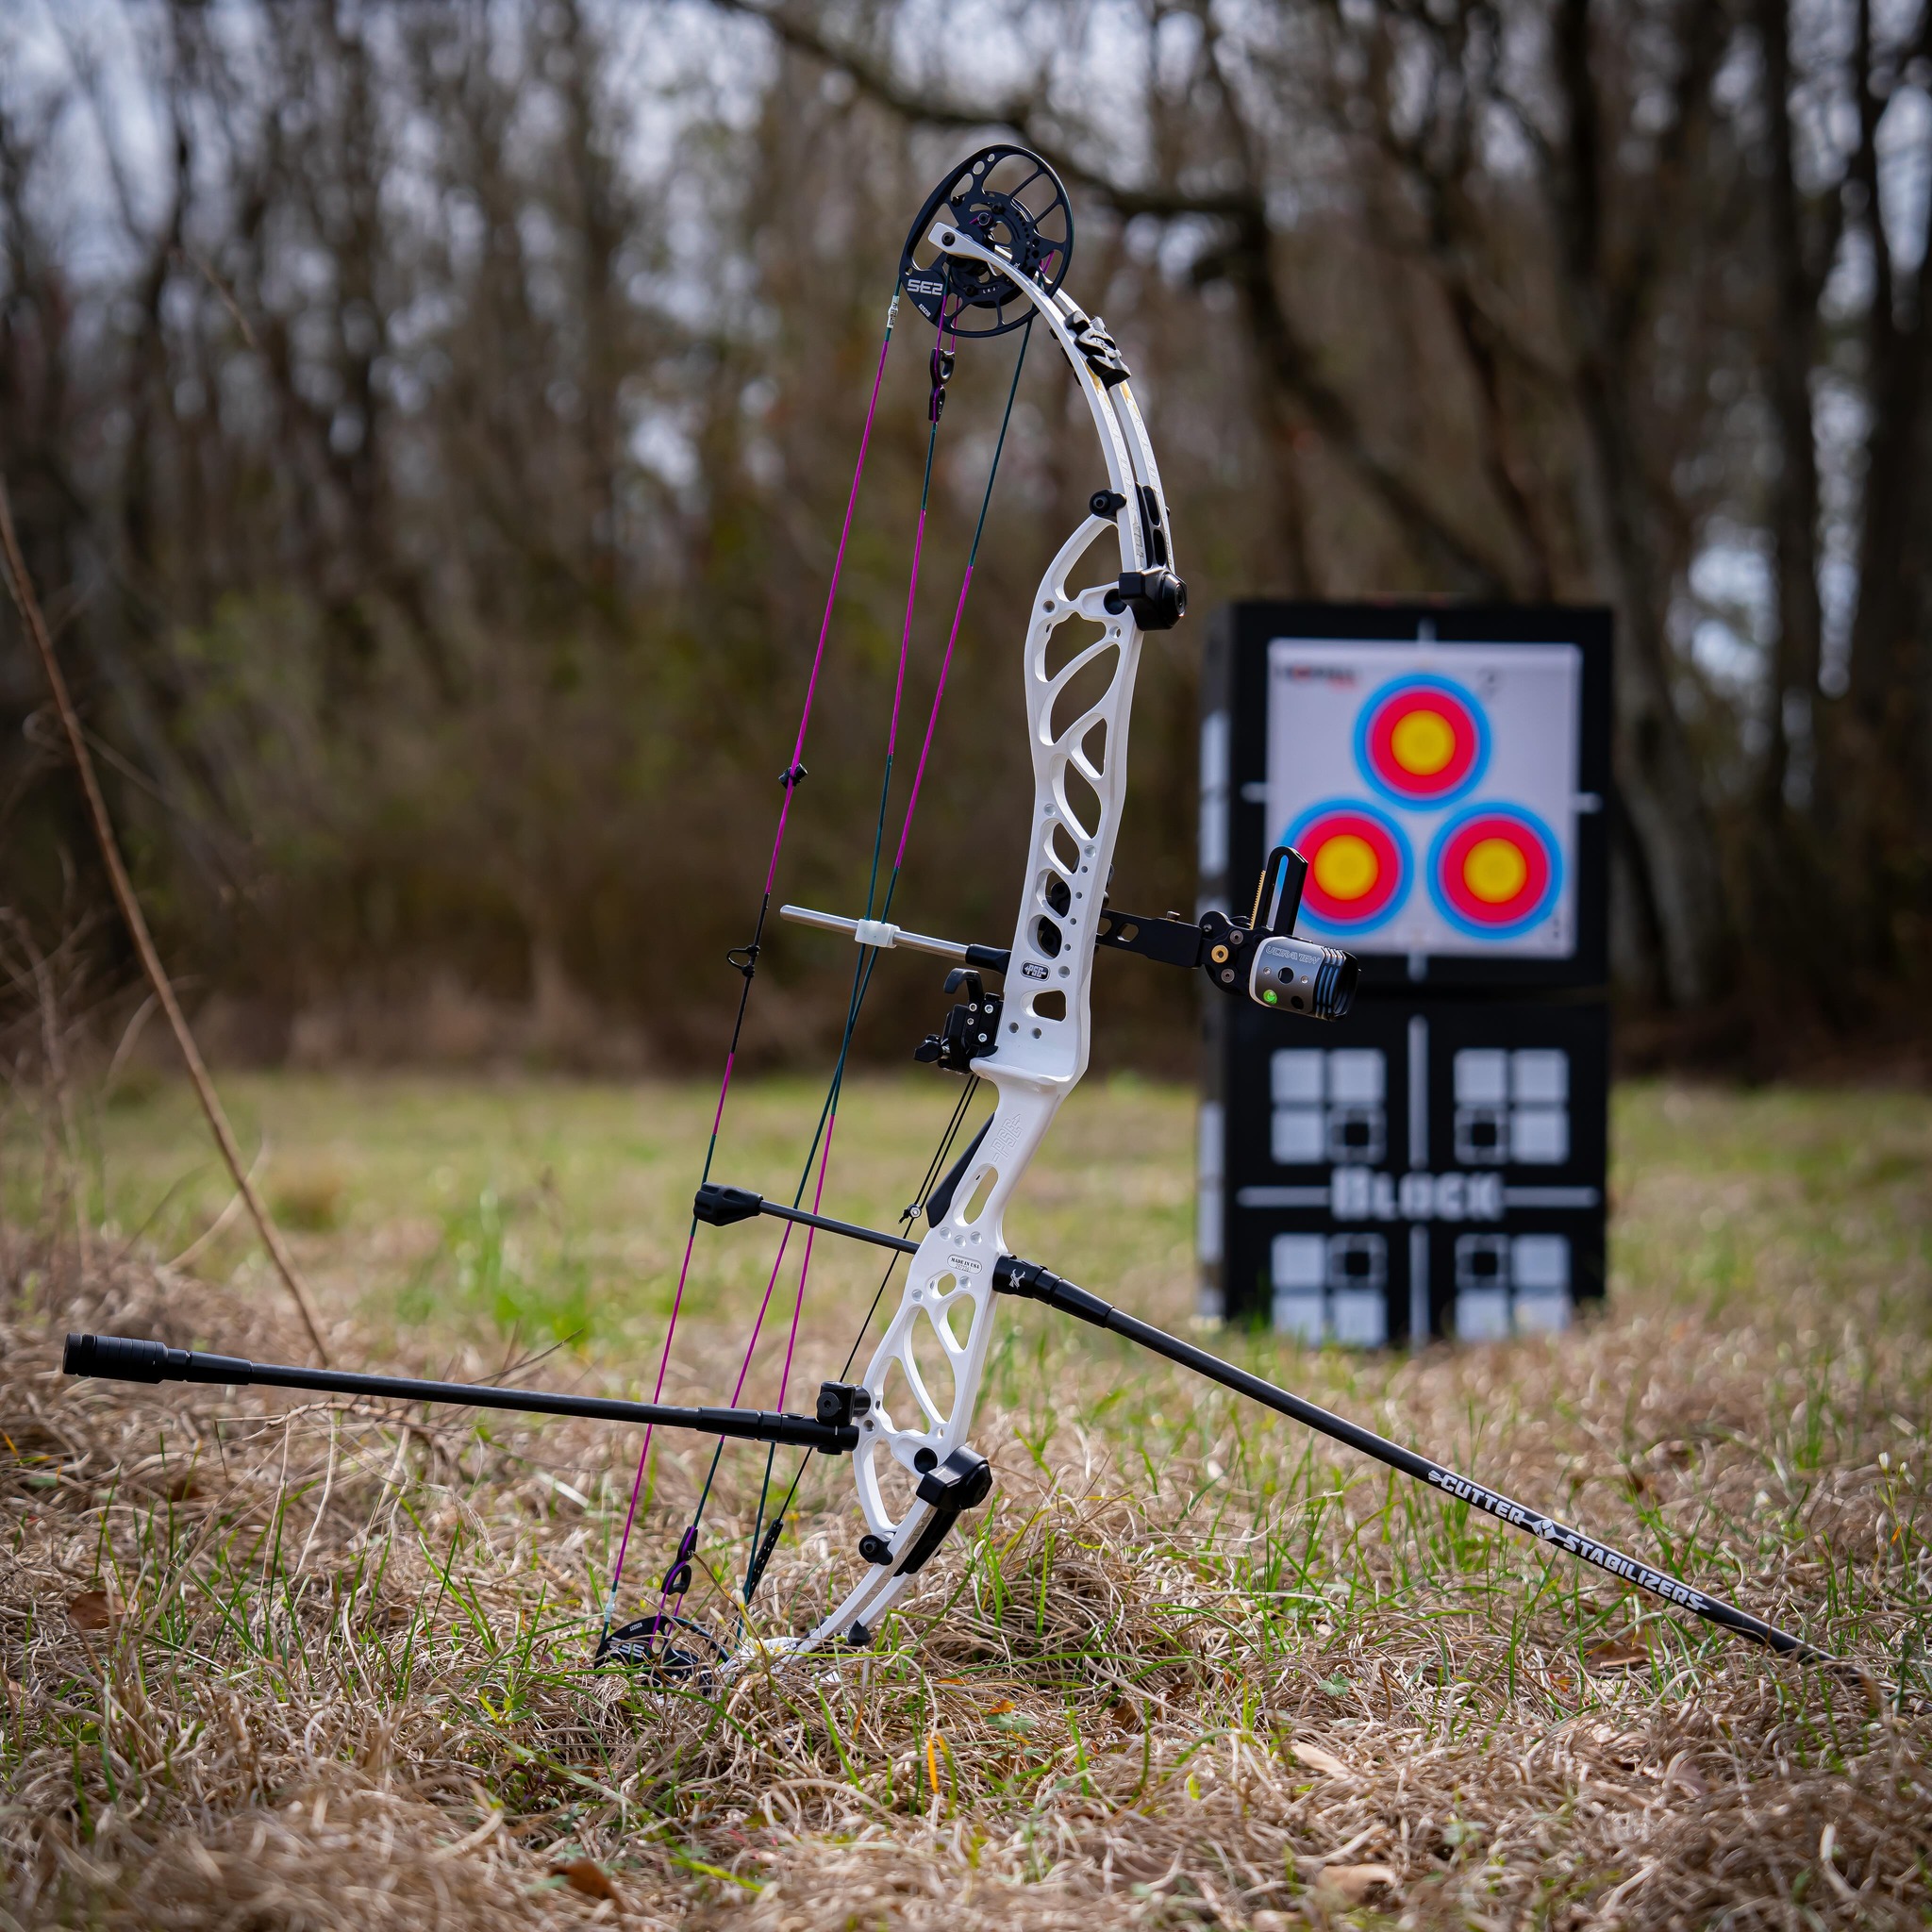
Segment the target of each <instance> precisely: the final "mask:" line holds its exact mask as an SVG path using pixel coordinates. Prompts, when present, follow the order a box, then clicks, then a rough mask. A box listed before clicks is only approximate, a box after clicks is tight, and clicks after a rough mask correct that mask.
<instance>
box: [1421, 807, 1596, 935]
mask: <svg viewBox="0 0 1932 1932" xmlns="http://www.w3.org/2000/svg"><path fill="white" fill-rule="evenodd" d="M1562 878H1563V856H1562V854H1561V853H1560V852H1559V851H1558V850H1557V840H1556V835H1555V834H1554V833H1553V832H1552V831H1551V830H1550V828H1549V827H1548V826H1547V825H1545V824H1543V823H1542V822H1541V820H1540V819H1539V818H1538V817H1537V816H1536V815H1535V813H1533V812H1527V811H1524V810H1523V809H1522V808H1520V807H1516V806H1507V805H1502V806H1488V805H1478V806H1474V807H1472V808H1470V809H1469V810H1468V811H1464V812H1459V813H1457V816H1456V817H1455V818H1453V819H1451V820H1450V821H1449V823H1448V824H1446V825H1444V826H1443V827H1442V829H1441V831H1440V832H1439V833H1438V834H1437V835H1436V842H1435V845H1434V847H1433V848H1432V850H1431V851H1430V853H1429V891H1430V893H1431V894H1432V895H1433V896H1434V898H1435V901H1436V907H1437V909H1438V910H1439V911H1440V912H1441V914H1442V917H1443V918H1444V919H1446V920H1447V921H1448V922H1449V923H1450V924H1451V925H1454V926H1456V927H1457V928H1458V929H1459V930H1460V931H1462V932H1465V933H1470V934H1473V935H1474V936H1475V937H1477V938H1479V939H1481V938H1491V937H1493V938H1496V939H1507V938H1512V937H1514V936H1515V935H1516V934H1518V933H1522V932H1527V931H1528V930H1529V928H1530V927H1531V926H1533V925H1534V924H1536V923H1537V921H1538V920H1539V919H1541V917H1542V916H1543V914H1544V913H1545V912H1546V911H1548V909H1549V907H1550V904H1551V902H1552V900H1554V899H1555V897H1556V895H1557V891H1558V890H1559V889H1560V887H1561V885H1562Z"/></svg>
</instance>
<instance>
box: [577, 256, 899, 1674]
mask: <svg viewBox="0 0 1932 1932" xmlns="http://www.w3.org/2000/svg"><path fill="white" fill-rule="evenodd" d="M898 312H899V296H898V291H896V290H895V291H893V294H892V300H891V307H890V308H887V310H886V331H885V336H884V339H883V340H882V341H880V343H879V358H878V363H877V366H876V367H875V368H874V371H873V378H872V395H871V397H870V398H869V400H868V401H867V403H866V408H865V426H864V427H863V429H862V430H861V431H860V432H859V438H858V460H857V462H856V463H855V464H854V465H853V470H852V488H851V490H850V491H849V492H848V493H847V495H846V498H845V520H844V523H843V524H842V525H841V528H840V531H839V550H838V555H837V556H836V557H835V558H834V559H833V562H832V578H831V582H830V584H829V585H828V586H827V588H826V591H825V608H824V615H823V616H822V617H821V618H820V620H819V636H818V643H817V645H816V647H815V648H814V650H813V652H812V660H811V674H810V675H809V677H808V679H807V680H806V688H805V703H804V706H803V707H802V708H801V709H800V711H799V717H798V732H797V736H796V738H795V739H794V741H793V743H792V749H791V764H790V765H788V766H787V767H786V773H785V796H784V799H783V802H782V803H781V804H780V806H779V808H778V824H777V829H776V831H775V832H774V834H773V838H772V858H771V863H770V864H769V865H768V866H767V867H766V868H765V890H764V893H763V896H762V897H761V898H760V899H759V901H758V919H757V921H756V923H755V924H754V926H753V928H752V937H751V943H750V944H749V945H748V946H746V947H744V948H742V949H741V952H742V956H743V962H742V964H741V965H740V966H739V971H740V972H741V974H742V975H743V984H742V986H741V988H740V989H739V994H738V1011H737V1013H736V1015H735V1016H734V1018H733V1020H732V1023H731V1041H730V1044H729V1045H728V1046H727V1047H726V1049H725V1053H724V1077H723V1078H722V1079H721V1080H720V1082H719V1085H718V1105H717V1108H716V1109H715V1110H714V1112H713V1113H712V1116H711V1133H710V1138H709V1139H708V1141H706V1143H705V1165H704V1171H703V1173H702V1174H701V1175H700V1176H699V1183H698V1184H699V1186H700V1187H702V1186H703V1185H704V1184H705V1182H707V1181H708V1180H709V1179H710V1177H711V1163H712V1161H713V1160H714V1159H715V1158H716V1156H717V1152H718V1135H719V1130H720V1128H721V1127H722V1126H723V1124H724V1099H725V1096H726V1095H727V1094H728V1093H729V1092H730V1091H731V1075H732V1073H733V1071H734V1070H735V1068H736V1066H737V1062H738V1048H739V1042H740V1041H741V1038H742V1036H743V1032H744V1016H745V1009H746V1008H747V1006H748V1005H749V1004H750V1001H751V983H752V979H753V977H754V976H755V975H756V974H757V972H758V951H759V948H760V946H761V944H762V942H763V940H764V933H765V921H766V919H767V917H768V916H769V914H770V911H771V907H772V889H773V886H774V883H775V881H776V879H777V876H778V855H779V853H780V851H781V850H782V849H783V847H784V844H785V831H786V826H787V824H789V823H790V820H791V800H792V796H793V794H794V793H795V792H796V791H797V790H798V778H799V776H800V774H801V765H802V761H803V759H804V757H805V736H806V730H807V727H808V725H809V724H810V723H811V711H812V704H813V701H814V700H815V698H816V697H817V695H818V688H819V672H820V670H821V668H822V667H823V665H824V658H825V641H826V639H827V638H828V637H829V636H830V634H831V628H832V608H833V606H834V605H835V604H836V603H837V602H838V597H839V579H840V576H841V574H842V573H843V571H844V568H845V550H846V545H847V543H848V542H849V541H850V539H851V536H852V518H853V514H854V512H855V511H856V510H857V508H858V485H859V481H860V479H861V478H862V477H863V476H864V475H865V464H866V457H867V454H868V452H869V451H870V449H871V446H872V431H873V424H874V420H875V419H876V417H877V415H878V407H879V389H880V385H881V384H882V383H883V382H884V380H885V374H886V357H887V355H888V354H889V353H890V351H891V346H892V324H893V322H894V320H895V319H896V317H897V315H898ZM733 963H734V964H738V960H737V958H735V957H734V958H733ZM697 1234H698V1218H697V1214H696V1211H695V1209H693V1211H692V1214H691V1228H690V1231H689V1232H688V1233H687V1234H686V1236H685V1240H684V1259H683V1261H682V1262H681V1263H680V1264H679V1266H678V1271H677V1291H676V1293H675V1295H674V1296H673V1298H672V1303H671V1317H670V1320H669V1322H668V1323H667V1324H665V1329H664V1350H663V1353H662V1354H661V1355H660V1356H659V1357H658V1379H657V1383H656V1386H655V1387H654V1389H653V1391H652V1395H651V1399H652V1401H653V1402H657V1401H659V1400H661V1399H662V1396H663V1393H664V1375H665V1372H666V1370H667V1369H668V1368H669V1366H670V1362H671V1343H672V1339H673V1337H674V1336H675V1334H676V1333H677V1318H678V1315H679V1313H680V1311H681V1310H682V1308H683V1307H684V1290H685V1284H686V1282H687V1281H688V1279H689V1278H690V1274H691V1252H692V1250H693V1248H694V1247H695V1246H696V1243H697ZM651 1436H652V1429H651V1428H650V1427H649V1426H646V1428H645V1430H644V1441H643V1446H642V1447H641V1449H640V1450H639V1452H638V1467H637V1474H636V1475H635V1476H634V1477H633V1478H632V1481H631V1490H630V1506H629V1507H628V1509H627V1510H626V1511H625V1519H624V1534H623V1536H622V1537H621V1538H620V1539H619V1541H618V1545H617V1562H616V1564H615V1566H614V1568H613V1569H612V1571H611V1574H610V1588H609V1591H608V1594H607V1596H606V1598H605V1603H604V1628H603V1632H602V1637H601V1638H600V1647H601V1643H602V1641H604V1640H608V1637H609V1635H610V1624H611V1619H612V1618H613V1616H614V1615H615V1613H616V1609H617V1591H618V1588H619V1586H620V1585H621V1584H622V1582H623V1580H624V1565H625V1557H626V1556H627V1555H628V1554H629V1550H630V1537H631V1530H632V1528H633V1527H634V1526H635V1524H636V1523H637V1515H638V1499H639V1497H640V1496H641V1493H642V1491H643V1484H644V1471H645V1468H646V1467H647V1465H648V1463H649V1460H650V1455H651Z"/></svg>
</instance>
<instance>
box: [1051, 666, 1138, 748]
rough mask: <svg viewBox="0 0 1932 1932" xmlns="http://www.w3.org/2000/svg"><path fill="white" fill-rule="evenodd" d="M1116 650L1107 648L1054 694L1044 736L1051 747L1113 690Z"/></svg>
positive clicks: (1119, 667) (1117, 669) (1117, 668)
mask: <svg viewBox="0 0 1932 1932" xmlns="http://www.w3.org/2000/svg"><path fill="white" fill-rule="evenodd" d="M1120 669H1121V652H1120V646H1119V645H1118V644H1109V645H1108V647H1107V649H1106V650H1104V651H1102V652H1100V653H1098V654H1097V655H1096V656H1095V657H1094V658H1093V661H1092V662H1091V663H1090V664H1083V665H1082V666H1081V667H1080V668H1079V670H1077V671H1076V672H1074V675H1073V676H1071V677H1070V678H1068V679H1067V681H1066V683H1065V684H1063V685H1062V686H1061V687H1060V689H1059V690H1058V691H1056V692H1055V693H1054V700H1053V708H1052V709H1051V710H1050V711H1049V712H1048V713H1047V735H1048V737H1049V738H1050V739H1051V740H1052V741H1053V742H1054V743H1055V744H1058V743H1059V741H1061V740H1062V739H1063V738H1065V737H1066V735H1067V734H1068V732H1070V731H1072V730H1073V728H1074V726H1075V725H1076V724H1078V723H1079V722H1080V720H1081V719H1082V718H1084V717H1085V716H1086V715H1087V713H1088V712H1089V711H1091V710H1092V709H1094V708H1096V707H1097V706H1098V705H1100V704H1101V703H1102V702H1103V701H1104V700H1105V699H1106V697H1107V694H1108V691H1111V690H1112V689H1113V683H1114V679H1115V678H1116V677H1118V676H1119V675H1120Z"/></svg>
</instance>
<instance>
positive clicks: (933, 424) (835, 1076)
mask: <svg viewBox="0 0 1932 1932" xmlns="http://www.w3.org/2000/svg"><path fill="white" fill-rule="evenodd" d="M946 332H947V321H946V316H945V308H944V305H943V304H942V305H941V314H940V321H939V325H938V327H937V330H936V332H935V336H934V343H935V346H934V355H935V358H937V356H938V354H939V344H940V343H941V342H943V341H944V339H945V336H946ZM956 340H957V338H956ZM933 373H934V378H935V393H937V388H938V374H939V372H938V365H937V362H935V365H934V372H933ZM927 415H928V426H927V430H926V438H925V466H924V473H923V475H921V478H920V486H919V517H918V521H917V523H916V524H915V525H914V527H913V535H912V567H911V570H910V572H909V573H908V580H907V585H906V614H905V619H904V621H903V623H902V624H901V626H900V631H899V662H898V669H897V673H896V675H895V676H894V678H893V683H892V708H891V715H890V717H889V718H888V720H887V724H886V758H885V770H884V773H883V774H882V775H881V777H880V780H879V803H878V811H877V814H876V818H875V823H874V827H873V841H872V866H871V871H870V873H869V874H868V875H867V878H866V882H865V914H866V917H867V918H868V919H870V918H871V917H872V916H873V902H874V899H875V898H876V897H877V894H878V883H879V863H880V860H881V858H883V856H884V852H885V837H886V812H887V806H888V804H889V802H890V800H891V791H892V761H893V758H894V757H895V756H896V754H897V751H898V744H899V719H900V715H901V711H902V708H903V706H904V703H905V696H906V668H907V660H908V656H909V654H910V651H911V644H912V618H913V611H914V608H915V607H916V605H917V603H918V597H919V572H920V559H921V557H922V555H923V553H924V547H925V524H926V516H927V513H928V510H929V508H930V505H931V501H932V477H933V460H934V456H935V453H936V451H937V448H938V443H939V427H940V410H939V409H938V408H936V407H930V406H929V407H928V410H927ZM884 916H885V914H884V912H883V911H881V912H880V914H879V917H881V918H883V917H884ZM865 957H866V956H865V955H863V954H862V955H861V957H860V958H859V959H858V960H857V961H856V962H855V963H854V965H853V970H852V991H850V993H848V994H847V996H846V1002H845V1024H844V1026H843V1028H842V1030H841V1034H840V1040H839V1056H838V1058H837V1060H836V1061H835V1062H834V1064H833V1068H832V1077H831V1080H830V1082H829V1083H828V1085H827V1087H826V1090H825V1098H824V1105H823V1106H822V1107H821V1108H820V1109H819V1118H818V1124H817V1125H816V1126H815V1127H814V1128H813V1130H812V1137H811V1144H810V1146H809V1147H808V1150H807V1152H806V1157H805V1165H804V1167H803V1168H802V1169H801V1171H800V1173H799V1176H798V1186H797V1187H796V1188H795V1189H794V1190H793V1191H792V1196H791V1205H792V1207H793V1208H796V1207H797V1206H798V1205H799V1203H800V1202H801V1201H803V1200H804V1199H805V1190H806V1187H807V1184H808V1182H809V1181H810V1179H811V1169H812V1162H813V1160H814V1159H818V1160H819V1194H818V1198H817V1199H815V1200H814V1202H813V1205H812V1211H813V1212H814V1213H816V1212H817V1211H818V1208H819V1206H820V1204H821V1202H822V1201H823V1198H824V1180H825V1165H826V1162H827V1161H829V1159H830V1158H831V1151H832V1133H833V1131H834V1129H835V1128H836V1126H837V1124H838V1114H837V1111H836V1109H837V1107H838V1101H839V1094H840V1091H841V1087H842V1085H843V1081H844V1074H845V1064H846V1058H847V1056H848V1055H849V1053H850V1051H851V1046H852V1036H853V1034H854V1033H855V1032H856V1031H857V1029H858V1016H859V1011H860V1008H862V1006H863V1005H864V1000H865V991H866V987H867V983H868V979H869V975H868V974H865V972H864V967H865ZM821 1142H823V1145H824V1154H823V1158H821V1154H820V1149H821ZM812 1233H813V1230H812V1229H809V1228H808V1229H807V1230H806V1243H805V1257H804V1260H803V1262H802V1264H801V1266H800V1269H799V1281H798V1298H797V1301H796V1302H795V1303H794V1305H793V1309H792V1318H791V1340H790V1342H789V1343H788V1346H787V1348H786V1353H785V1376H784V1377H783V1378H781V1380H780V1384H779V1396H778V1407H780V1408H783V1407H784V1406H785V1398H784V1385H785V1380H786V1379H789V1377H790V1374H791V1356H792V1350H793V1348H795V1346H796V1344H797V1340H798V1318H799V1312H800V1310H801V1309H802V1307H803V1306H804V1300H805V1277H806V1274H807V1273H808V1270H809V1269H810V1267H811V1237H812ZM790 1241H791V1224H790V1223H788V1224H786V1226H785V1228H784V1230H783V1231H782V1233H781V1234H780V1235H779V1238H778V1252H777V1255H776V1257H774V1260H773V1262H772V1272H771V1274H770V1276H769V1277H768V1278H767V1280H766V1282H765V1293H764V1299H763V1301H762V1302H760V1304H759V1305H758V1317H757V1319H756V1320H755V1321H754V1322H753V1324H752V1328H751V1336H750V1339H749V1340H748V1341H746V1343H745V1348H744V1358H743V1360H742V1361H741V1363H740V1364H739V1370H738V1382H737V1386H736V1387H735V1388H734V1390H733V1391H732V1396H731V1404H732V1407H734V1408H735V1407H737V1406H738V1399H739V1396H740V1395H741V1393H742V1392H743V1389H744V1382H745V1377H746V1375H747V1374H749V1373H750V1371H751V1363H752V1356H753V1354H754V1352H755V1351H756V1349H757V1347H758V1336H759V1334H760V1332H761V1331H762V1330H763V1327H764V1322H765V1314H766V1311H767V1310H768V1309H769V1308H770V1307H771V1305H772V1294H773V1291H774V1289H775V1288H776V1286H777V1282H778V1272H779V1270H780V1269H782V1268H783V1267H784V1265H785V1252H786V1248H787V1246H788V1245H789V1243H790ZM723 1457H724V1438H723V1437H722V1436H721V1437H720V1438H719V1439H718V1441H717V1442H716V1443H715V1444H714V1445H713V1447H712V1450H711V1461H710V1465H709V1467H708V1469H707V1470H706V1472H705V1480H704V1483H703V1485H702V1487H701V1488H700V1490H699V1491H698V1500H697V1506H696V1507H695V1508H694V1509H693V1510H692V1512H691V1526H690V1529H689V1530H688V1531H687V1532H686V1536H685V1538H684V1539H682V1540H681V1541H680V1542H679V1546H678V1550H679V1554H678V1558H676V1559H674V1561H673V1563H672V1566H671V1573H673V1574H675V1571H676V1569H677V1567H678V1562H679V1561H680V1560H681V1559H682V1558H683V1557H686V1556H688V1555H689V1551H688V1550H687V1549H686V1547H685V1545H686V1543H688V1542H694V1541H695V1533H696V1531H697V1529H698V1528H699V1526H700V1525H701V1524H702V1523H703V1521H704V1515H705V1508H706V1506H707V1505H708V1502H709V1501H710V1495H711V1489H712V1485H713V1484H714V1483H715V1482H716V1480H717V1475H718V1467H719V1463H720V1461H721V1460H722V1458H723ZM770 1484H771V1458H770V1457H767V1458H766V1470H765V1486H764V1488H763V1489H761V1490H760V1491H759V1498H758V1501H759V1514H758V1524H757V1526H755V1527H754V1529H753V1532H752V1543H753V1547H754V1549H756V1547H757V1543H758V1534H759V1532H760V1530H761V1529H762V1526H763V1506H764V1502H765V1500H766V1495H767V1492H768V1491H769V1489H770ZM668 1601H669V1593H668V1592H667V1593H666V1594H665V1596H664V1597H662V1598H660V1601H659V1606H658V1607H659V1610H660V1612H661V1611H662V1609H663V1608H664V1607H665V1604H666V1603H667V1602H668ZM682 1602H683V1597H682V1594H681V1593H680V1594H679V1596H678V1603H679V1605H680V1606H681V1604H682ZM674 1614H675V1610H674Z"/></svg>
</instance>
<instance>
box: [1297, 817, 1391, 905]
mask: <svg viewBox="0 0 1932 1932" xmlns="http://www.w3.org/2000/svg"><path fill="white" fill-rule="evenodd" d="M1381 872H1382V866H1381V861H1380V860H1379V859H1377V858H1376V857H1375V848H1374V846H1373V845H1371V844H1370V843H1369V841H1367V840H1366V839H1358V838H1357V837H1356V835H1355V834H1354V833H1353V832H1338V833H1337V834H1336V836H1335V837H1334V838H1332V839H1329V840H1325V841H1324V842H1323V845H1322V849H1321V850H1320V851H1319V852H1317V853H1316V854H1315V864H1314V874H1315V883H1316V884H1317V885H1318V886H1320V887H1321V889H1322V890H1323V891H1324V892H1326V893H1327V895H1328V896H1329V897H1330V898H1331V899H1340V900H1344V901H1345V900H1349V899H1359V898H1361V897H1363V896H1364V895H1365V894H1366V893H1368V892H1371V891H1374V886H1375V881H1376V879H1377V878H1378V877H1380V875H1381Z"/></svg>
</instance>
